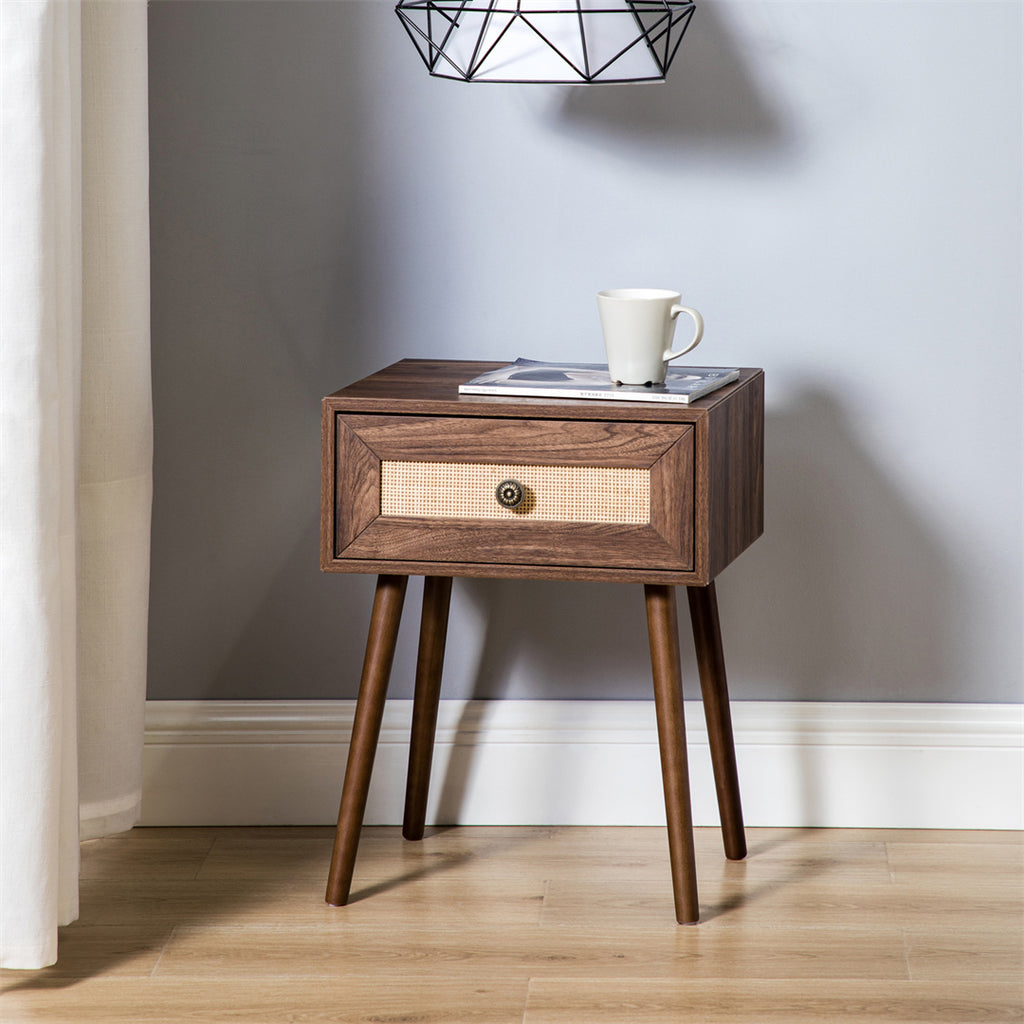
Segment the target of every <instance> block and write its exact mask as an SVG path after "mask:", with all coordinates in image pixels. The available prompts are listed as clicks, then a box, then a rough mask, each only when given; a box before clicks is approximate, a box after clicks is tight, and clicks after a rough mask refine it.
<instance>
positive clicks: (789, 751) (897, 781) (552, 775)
mask: <svg viewBox="0 0 1024 1024" xmlns="http://www.w3.org/2000/svg"><path fill="white" fill-rule="evenodd" d="M354 707H355V704H354V701H151V702H150V703H149V704H148V705H147V709H146V747H145V760H144V764H145V779H144V789H143V819H142V823H143V824H144V825H297V824H333V823H334V820H335V818H336V815H337V808H338V797H339V795H340V792H341V781H342V776H343V774H344V769H345V758H346V755H347V748H348V737H349V734H350V732H351V727H352V715H353V712H354ZM411 711H412V706H411V701H390V702H389V703H388V707H387V711H386V714H385V717H384V725H383V729H382V731H381V737H380V745H379V747H378V750H377V759H376V763H375V766H374V776H373V784H372V786H371V789H370V798H369V803H368V805H367V811H366V819H365V820H366V823H367V824H398V823H400V822H401V817H402V807H403V800H404V790H405V772H406V757H407V751H408V737H409V724H410V718H411ZM686 715H687V731H688V749H689V756H690V780H691V791H692V798H693V811H694V821H695V823H696V824H698V825H713V824H717V821H718V811H717V807H716V805H715V787H714V782H713V778H712V774H711V763H710V758H709V755H708V746H707V734H706V731H705V729H704V721H703V714H702V712H701V707H700V704H699V702H693V703H691V702H687V705H686ZM733 725H734V731H735V737H736V752H737V760H738V762H739V773H740V788H741V791H742V797H743V808H744V815H745V818H746V822H747V824H748V825H751V826H757V825H776V826H787V827H829V826H831V827H854V828H957V829H990V828H991V829H1020V828H1024V706H1021V705H991V704H822V703H747V702H738V703H734V704H733ZM431 788H432V793H431V800H430V806H429V809H428V821H430V822H432V823H448V824H452V823H459V824H479V825H497V824H509V825H520V824H523V825H525V824H566V825H584V824H587V825H658V824H663V823H664V820H665V811H664V804H663V798H662V789H661V774H660V762H659V758H658V742H657V732H656V727H655V720H654V709H653V705H652V704H651V703H649V702H646V701H534V700H531V701H513V700H509V701H442V702H441V709H440V715H439V718H438V727H437V745H436V749H435V756H434V769H433V776H432V787H431Z"/></svg>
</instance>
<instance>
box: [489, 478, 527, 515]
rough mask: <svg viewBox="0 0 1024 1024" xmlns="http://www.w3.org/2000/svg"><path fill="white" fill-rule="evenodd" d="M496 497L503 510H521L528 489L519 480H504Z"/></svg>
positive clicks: (495, 492)
mask: <svg viewBox="0 0 1024 1024" xmlns="http://www.w3.org/2000/svg"><path fill="white" fill-rule="evenodd" d="M494 496H495V497H496V498H497V499H498V504H499V505H501V506H502V507H503V508H519V506H520V505H522V503H523V498H525V497H526V488H525V487H524V486H523V485H522V484H521V483H520V482H519V481H518V480H502V481H501V483H500V484H498V486H497V488H496V489H495V491H494Z"/></svg>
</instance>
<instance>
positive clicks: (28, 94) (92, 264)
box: [0, 0, 152, 968]
mask: <svg viewBox="0 0 1024 1024" xmlns="http://www.w3.org/2000/svg"><path fill="white" fill-rule="evenodd" d="M146 46H147V43H146V7H145V0H84V2H82V3H80V2H79V0H11V2H9V0H0V966H3V967H11V968H35V967H42V966H46V965H47V964H50V963H53V962H54V961H55V959H56V956H57V927H58V926H59V925H61V924H67V923H69V922H70V921H72V920H74V919H75V917H76V916H77V913H78V898H77V879H78V850H79V836H80V830H81V835H83V836H85V837H90V836H98V835H103V834H106V833H108V832H110V831H117V830H121V829H125V828H129V827H131V825H132V824H134V822H135V821H136V820H137V816H138V810H139V803H140V798H141V751H142V721H143V711H144V706H145V659H146V623H147V604H148V582H149V518H150V504H151V497H152V408H151V398H150V394H151V392H150V364H149V227H148V138H147V135H148V113H147V111H148V108H147V81H146V78H147V65H146ZM80 818H81V826H80Z"/></svg>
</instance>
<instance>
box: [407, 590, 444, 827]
mask: <svg viewBox="0 0 1024 1024" xmlns="http://www.w3.org/2000/svg"><path fill="white" fill-rule="evenodd" d="M451 596H452V578H451V577H450V576H428V577H426V579H424V581H423V614H422V616H421V617H420V644H419V650H418V654H417V658H416V686H415V691H414V699H413V709H412V735H411V737H410V741H409V771H408V774H407V776H406V784H405V811H404V813H403V815H402V835H403V836H404V837H405V838H406V839H411V840H419V839H422V838H423V831H424V828H425V825H426V819H427V796H428V793H429V788H430V765H431V762H432V761H433V756H434V733H435V731H436V729H437V709H438V702H439V701H440V698H441V670H442V668H443V666H444V649H445V642H446V639H447V634H448V610H449V606H450V604H451Z"/></svg>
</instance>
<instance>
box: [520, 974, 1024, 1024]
mask: <svg viewBox="0 0 1024 1024" xmlns="http://www.w3.org/2000/svg"><path fill="white" fill-rule="evenodd" d="M668 1021H671V1022H675V1024H698V1022H699V1024H751V1022H756V1024H826V1022H830V1021H842V1022H843V1024H881V1022H886V1024H982V1022H992V1024H995V1022H1000V1024H1007V1022H1020V1021H1024V1010H1022V1009H1021V1004H1020V990H1019V988H1018V987H1017V986H1013V985H990V984H980V983H966V982H964V983H950V982H945V983H941V984H923V983H921V982H909V981H881V982H880V981H872V982H863V981H845V980H841V979H840V980H835V979H831V980H815V981H806V982H801V983H799V984H795V983H793V982H792V981H757V980H755V981H750V980H737V979H719V980H715V981H696V982H692V981H678V980H674V979H668V980H664V979H658V980H637V979H630V978H602V979H598V980H594V979H591V978H542V979H535V980H533V981H531V982H530V994H529V998H528V1000H527V1005H526V1013H525V1015H524V1017H523V1024H580V1022H586V1024H624V1022H628V1024H665V1022H668Z"/></svg>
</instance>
